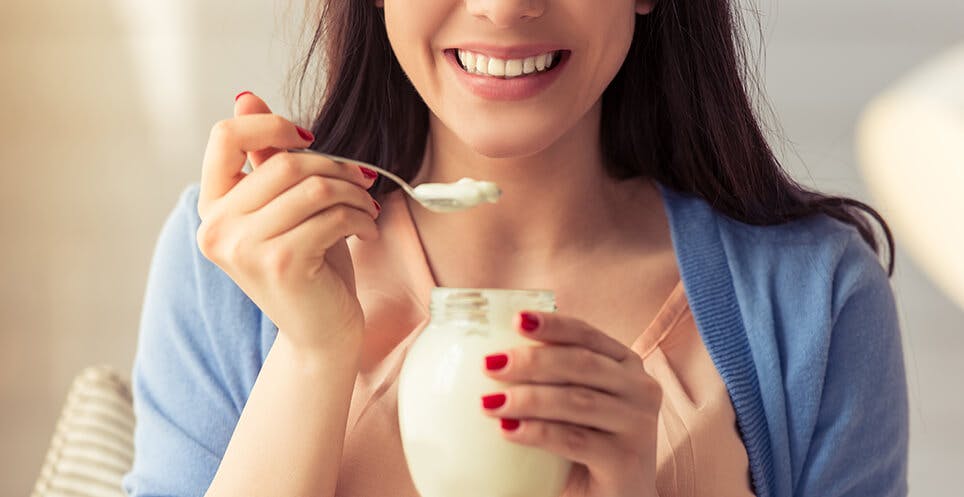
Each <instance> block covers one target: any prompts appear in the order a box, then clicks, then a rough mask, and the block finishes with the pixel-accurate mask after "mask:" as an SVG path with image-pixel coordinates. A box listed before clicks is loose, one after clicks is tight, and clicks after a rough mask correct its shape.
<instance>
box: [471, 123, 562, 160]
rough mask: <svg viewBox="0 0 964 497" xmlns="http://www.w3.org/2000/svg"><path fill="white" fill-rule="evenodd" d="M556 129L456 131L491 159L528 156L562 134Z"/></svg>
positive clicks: (476, 150) (508, 128)
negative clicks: (540, 130)
mask: <svg viewBox="0 0 964 497" xmlns="http://www.w3.org/2000/svg"><path fill="white" fill-rule="evenodd" d="M556 131H557V130H550V129H546V130H544V131H542V132H539V131H537V130H534V129H532V128H530V129H525V130H522V129H517V128H516V127H515V126H511V127H500V126H488V127H486V129H484V130H468V131H467V132H465V133H457V134H458V135H459V136H460V138H461V139H462V141H463V142H464V143H466V144H467V145H468V146H469V147H471V148H472V150H475V152H476V153H478V154H479V155H483V156H485V157H490V158H493V159H509V158H515V157H529V156H532V155H535V154H538V153H539V152H542V151H543V150H545V149H547V148H549V147H550V146H551V145H552V144H553V143H555V142H556V141H557V140H558V139H559V137H560V136H561V135H562V133H561V132H556Z"/></svg>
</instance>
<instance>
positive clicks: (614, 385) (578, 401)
mask: <svg viewBox="0 0 964 497" xmlns="http://www.w3.org/2000/svg"><path fill="white" fill-rule="evenodd" d="M516 324H517V327H518V329H519V332H520V333H523V334H524V335H525V336H527V337H530V338H532V339H534V340H538V341H540V342H543V343H542V344H541V345H535V346H527V347H520V348H516V349H512V350H506V351H503V352H500V353H495V354H491V355H489V356H487V357H486V361H485V362H486V364H485V369H486V374H488V375H489V376H490V377H491V378H493V379H496V380H499V381H505V382H510V383H513V385H512V386H510V387H507V388H506V389H505V390H504V391H501V392H491V393H490V394H488V395H486V396H485V397H483V398H482V404H483V407H482V409H483V411H485V413H486V414H487V415H489V416H491V417H494V418H501V420H502V421H501V423H502V435H503V436H504V437H505V438H506V439H508V440H510V441H512V442H515V443H519V444H523V445H529V446H533V447H540V448H542V449H545V450H547V451H549V452H552V453H555V454H558V455H560V456H562V457H565V458H567V459H570V460H572V461H573V462H575V463H577V464H576V465H575V466H574V467H573V471H572V472H571V473H570V477H569V482H568V484H567V485H566V490H565V491H564V492H563V495H564V496H566V497H656V419H657V416H658V413H659V404H660V400H661V396H662V391H661V389H660V387H659V385H658V384H657V383H656V381H655V380H654V379H653V378H652V377H650V376H649V374H647V373H646V371H645V370H644V369H643V361H642V359H641V358H640V357H639V355H637V354H636V353H635V352H633V351H632V350H630V349H629V348H628V347H626V346H625V345H623V344H621V343H619V342H618V341H616V340H615V339H613V338H611V337H609V336H608V335H606V334H605V333H603V332H601V331H599V330H597V329H595V328H593V327H592V326H589V325H588V324H586V323H584V322H582V321H579V320H577V319H573V318H567V317H564V316H560V315H558V314H554V313H539V312H523V313H521V314H520V315H519V316H518V318H517V320H516Z"/></svg>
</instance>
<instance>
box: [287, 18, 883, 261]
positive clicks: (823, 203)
mask: <svg viewBox="0 0 964 497" xmlns="http://www.w3.org/2000/svg"><path fill="white" fill-rule="evenodd" d="M311 5H316V6H318V7H315V8H312V7H311ZM306 6H307V9H308V12H309V15H308V17H307V21H306V22H308V23H309V25H311V26H313V29H309V30H307V31H306V32H313V35H311V40H310V42H309V43H307V44H306V47H307V48H306V50H305V52H304V54H303V58H301V60H300V64H299V65H298V67H297V68H296V69H295V72H294V73H292V76H294V77H295V79H294V80H293V84H292V85H291V87H289V91H293V92H295V93H296V98H295V101H296V102H297V104H296V107H297V109H298V111H297V112H301V110H300V109H307V111H308V112H309V117H308V119H310V124H309V126H310V128H311V130H312V132H313V133H314V134H315V136H316V137H318V139H317V141H316V142H315V143H314V144H313V145H312V148H314V149H317V150H320V151H326V152H330V153H334V154H338V155H345V156H349V157H355V158H358V159H360V160H364V161H369V162H372V163H375V164H379V165H381V166H383V167H387V168H389V169H390V170H392V171H393V172H395V173H396V174H398V175H399V176H401V177H403V178H405V179H411V178H413V177H414V176H415V174H416V173H417V172H418V168H419V166H420V164H421V160H422V154H423V153H424V149H425V143H426V138H427V134H428V113H429V110H428V108H427V106H426V105H425V103H424V102H423V101H422V99H421V97H420V96H419V95H418V93H417V92H416V90H415V88H414V87H413V86H412V84H411V82H410V81H409V80H408V78H407V77H406V76H405V74H404V72H403V71H402V68H401V66H400V65H399V63H398V60H397V59H396V58H395V55H394V53H393V51H392V48H391V45H390V44H389V40H388V35H387V34H386V30H385V17H384V11H383V9H380V8H377V7H376V6H375V5H374V2H372V1H371V0H323V1H322V2H321V4H320V5H319V4H318V3H316V2H307V3H306ZM745 33H746V30H745V29H744V21H743V18H742V16H741V15H740V12H739V11H738V10H736V9H735V8H734V5H733V1H732V0H659V1H658V2H656V6H655V8H654V9H653V11H652V12H651V13H649V14H648V15H637V16H636V28H635V34H634V36H633V41H632V46H631V47H630V49H629V53H628V55H627V57H626V60H625V62H624V63H623V66H622V67H621V68H620V70H619V72H618V73H617V74H616V76H615V78H614V79H613V81H612V82H611V83H610V84H609V86H608V87H607V88H606V90H605V91H604V93H603V96H602V115H603V118H602V124H601V129H600V132H601V144H602V147H603V153H604V157H605V158H606V168H607V172H608V173H609V174H610V175H611V176H612V177H614V178H618V179H627V178H633V177H649V178H652V179H655V180H657V181H659V182H660V183H662V184H663V185H666V186H668V187H670V188H672V189H674V190H677V191H680V192H683V193H688V194H691V195H695V196H697V197H700V198H702V199H704V200H705V201H706V202H708V203H709V204H710V205H711V206H712V207H713V208H714V209H716V210H717V211H719V212H721V213H723V214H725V215H726V216H729V217H730V218H732V219H735V220H737V221H740V222H743V223H747V224H752V225H774V224H780V223H784V222H788V221H792V220H795V219H800V218H803V217H807V216H812V215H816V214H825V215H828V216H830V217H833V218H835V219H838V220H840V221H842V222H844V223H847V224H850V225H852V226H854V227H855V228H856V229H857V231H858V232H859V233H860V235H861V237H862V238H863V239H864V241H866V242H867V244H869V245H870V247H871V248H872V249H873V250H874V251H875V252H876V253H878V255H879V254H880V251H881V247H880V245H879V243H878V239H877V233H876V232H875V230H874V226H873V224H872V222H871V218H872V219H873V220H875V221H876V222H877V223H878V225H879V227H880V228H881V231H882V232H883V236H884V238H885V241H886V244H887V249H888V254H889V259H890V260H889V262H888V264H887V271H888V274H891V275H892V274H893V269H894V240H893V236H892V234H891V231H890V228H889V227H888V226H887V223H886V222H885V221H884V219H883V218H882V217H881V216H880V214H879V213H878V212H877V211H876V210H874V209H873V208H872V207H870V206H868V205H867V204H865V203H863V202H860V201H857V200H855V199H852V198H847V197H842V196H833V195H827V194H823V193H820V192H817V191H813V190H809V189H807V188H805V187H803V186H802V185H800V184H799V183H797V182H796V181H794V180H793V179H792V178H790V176H789V175H788V174H787V172H786V171H785V170H784V169H783V167H782V166H781V164H780V163H779V161H778V159H777V158H776V156H775V155H774V153H773V150H772V149H771V148H770V145H769V144H768V143H767V140H766V136H765V135H764V132H763V128H762V125H761V123H762V119H759V118H758V115H757V112H756V109H755V108H754V105H753V99H752V98H751V95H753V96H755V97H756V100H757V101H758V102H764V101H765V100H764V99H763V97H762V94H763V92H762V91H761V90H760V85H759V83H758V79H757V78H756V72H755V71H754V67H753V65H752V64H751V63H750V61H749V60H748V48H747V45H748V41H747V39H746V38H747V37H746V36H745ZM319 47H321V50H319ZM319 54H320V55H321V57H318V55H319ZM315 74H323V75H324V76H323V77H321V78H318V79H316V80H311V79H306V78H307V76H309V75H315ZM312 83H314V84H312ZM306 88H307V89H309V90H311V91H310V92H309V99H310V100H309V104H308V106H304V105H301V102H302V101H303V99H304V95H305V89H306ZM751 90H754V91H753V92H752V93H751ZM319 103H320V108H319ZM767 108H768V107H767ZM297 112H296V113H297ZM302 121H303V122H308V120H307V119H302ZM392 189H394V186H393V185H392V184H391V183H388V182H379V183H378V184H377V185H376V186H375V190H374V193H375V194H376V195H378V194H384V193H387V192H389V191H391V190H392ZM868 216H869V217H868Z"/></svg>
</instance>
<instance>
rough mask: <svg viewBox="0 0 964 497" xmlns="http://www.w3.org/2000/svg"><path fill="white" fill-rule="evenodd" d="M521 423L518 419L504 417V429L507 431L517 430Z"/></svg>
mask: <svg viewBox="0 0 964 497" xmlns="http://www.w3.org/2000/svg"><path fill="white" fill-rule="evenodd" d="M520 424H521V423H519V420H518V419H512V418H502V429H503V430H505V431H516V430H517V429H519V425H520Z"/></svg>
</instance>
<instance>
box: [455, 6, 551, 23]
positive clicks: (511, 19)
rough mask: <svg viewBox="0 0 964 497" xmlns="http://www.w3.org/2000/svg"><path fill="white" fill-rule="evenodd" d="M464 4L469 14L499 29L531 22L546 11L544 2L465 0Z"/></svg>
mask: <svg viewBox="0 0 964 497" xmlns="http://www.w3.org/2000/svg"><path fill="white" fill-rule="evenodd" d="M466 4H467V7H468V9H469V13H471V14H472V15H474V16H476V17H485V18H487V19H488V20H489V22H491V23H492V24H494V25H496V26H498V27H500V28H505V27H510V26H513V25H515V24H517V23H521V22H528V21H531V20H532V19H536V18H538V17H541V16H542V14H543V13H544V12H545V10H546V9H545V1H544V0H467V1H466Z"/></svg>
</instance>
